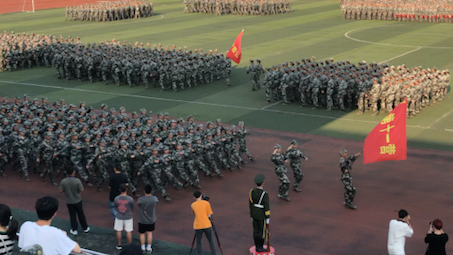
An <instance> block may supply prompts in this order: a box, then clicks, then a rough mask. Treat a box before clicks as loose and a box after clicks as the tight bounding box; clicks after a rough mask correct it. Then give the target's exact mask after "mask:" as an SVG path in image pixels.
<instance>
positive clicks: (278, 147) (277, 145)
mask: <svg viewBox="0 0 453 255" xmlns="http://www.w3.org/2000/svg"><path fill="white" fill-rule="evenodd" d="M274 148H275V149H281V148H282V146H281V145H280V144H278V143H277V144H276V145H275V146H274Z"/></svg>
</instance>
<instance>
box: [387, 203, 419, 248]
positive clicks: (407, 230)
mask: <svg viewBox="0 0 453 255" xmlns="http://www.w3.org/2000/svg"><path fill="white" fill-rule="evenodd" d="M410 219H411V216H410V215H409V213H407V211H406V210H399V212H398V219H397V220H391V221H390V223H389V236H388V240H387V250H388V252H389V255H405V252H404V245H405V243H406V237H411V236H412V235H413V234H414V229H413V228H412V225H411V223H410V221H409V220H410Z"/></svg>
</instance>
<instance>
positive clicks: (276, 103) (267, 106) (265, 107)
mask: <svg viewBox="0 0 453 255" xmlns="http://www.w3.org/2000/svg"><path fill="white" fill-rule="evenodd" d="M281 102H283V100H280V101H278V102H275V103H273V104H270V105H266V106H264V107H261V109H260V110H264V109H267V108H269V107H272V106H274V105H278V104H280V103H281Z"/></svg>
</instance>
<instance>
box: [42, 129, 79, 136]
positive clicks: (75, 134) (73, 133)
mask: <svg viewBox="0 0 453 255" xmlns="http://www.w3.org/2000/svg"><path fill="white" fill-rule="evenodd" d="M47 128H49V127H47ZM71 136H77V137H78V136H79V134H77V133H76V132H72V133H71Z"/></svg>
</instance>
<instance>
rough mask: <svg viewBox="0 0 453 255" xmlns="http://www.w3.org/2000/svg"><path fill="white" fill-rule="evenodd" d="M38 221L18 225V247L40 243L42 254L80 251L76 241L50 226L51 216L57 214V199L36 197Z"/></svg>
mask: <svg viewBox="0 0 453 255" xmlns="http://www.w3.org/2000/svg"><path fill="white" fill-rule="evenodd" d="M35 209H36V214H37V215H38V219H39V220H38V221H36V222H31V221H26V222H24V224H22V226H21V227H20V234H19V248H25V247H30V246H32V245H36V244H37V245H40V246H41V247H42V250H43V254H60V255H67V254H69V253H71V251H73V252H75V253H81V252H82V250H81V249H80V246H79V244H78V243H76V242H74V241H73V240H71V238H69V237H68V236H67V235H66V232H65V231H63V230H61V229H58V228H56V227H52V226H50V224H51V223H52V220H53V218H54V217H55V215H57V210H58V200H57V199H56V198H54V197H50V196H46V197H43V198H40V199H38V201H36V205H35Z"/></svg>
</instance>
